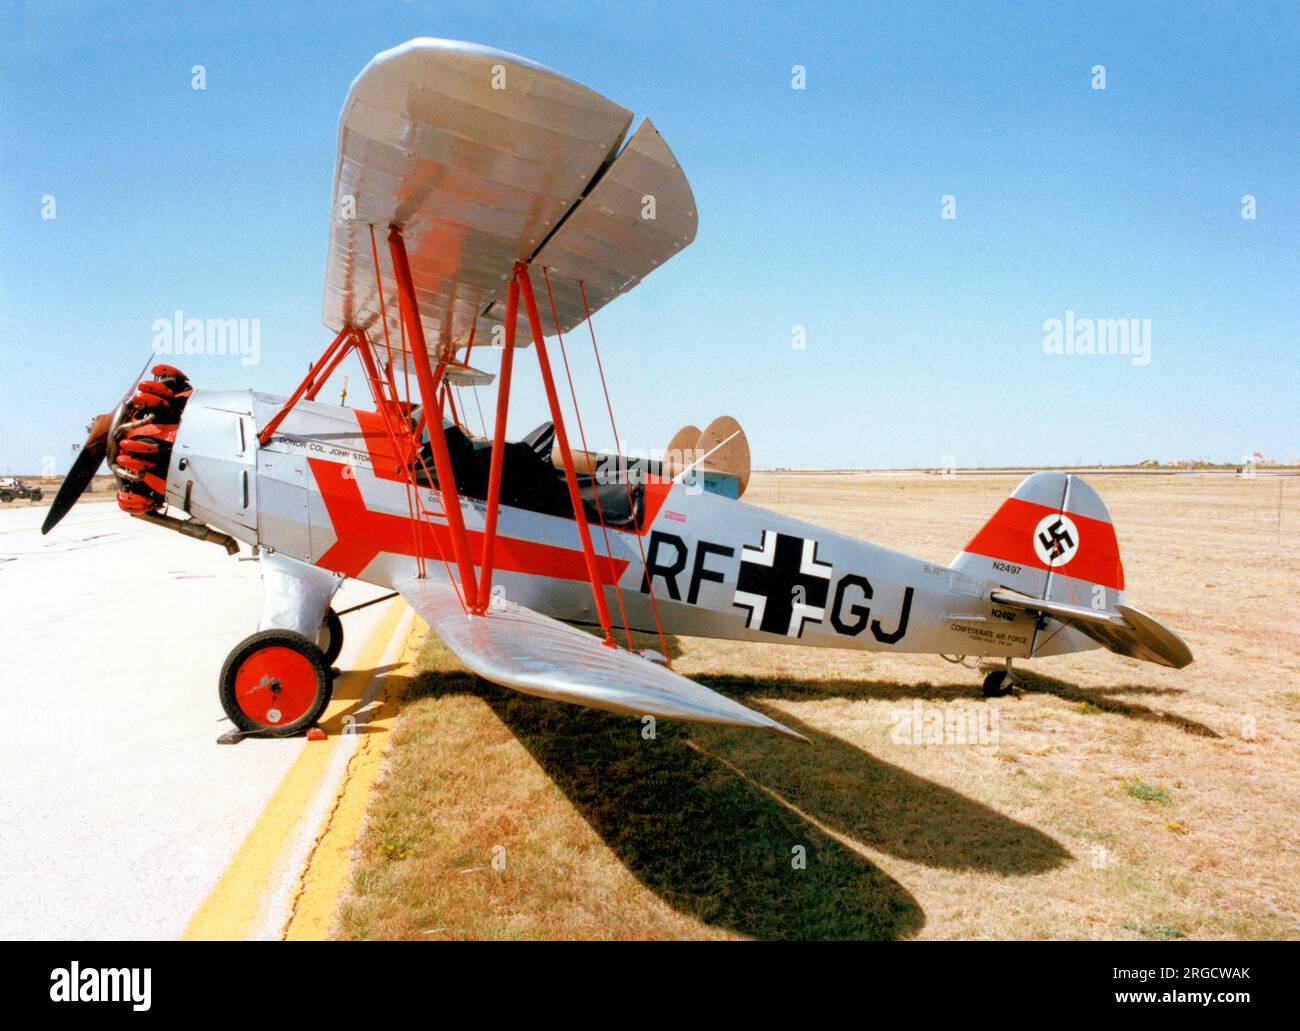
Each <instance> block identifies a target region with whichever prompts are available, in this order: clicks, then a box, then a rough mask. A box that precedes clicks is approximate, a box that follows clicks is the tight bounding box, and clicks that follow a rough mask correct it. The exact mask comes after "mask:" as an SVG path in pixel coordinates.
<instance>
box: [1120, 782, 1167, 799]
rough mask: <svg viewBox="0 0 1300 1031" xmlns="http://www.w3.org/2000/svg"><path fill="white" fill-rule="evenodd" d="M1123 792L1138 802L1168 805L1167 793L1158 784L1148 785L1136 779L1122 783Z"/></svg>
mask: <svg viewBox="0 0 1300 1031" xmlns="http://www.w3.org/2000/svg"><path fill="white" fill-rule="evenodd" d="M1124 790H1125V791H1127V792H1128V793H1129V794H1130V795H1131V796H1133V797H1134V798H1136V799H1137V800H1138V801H1140V802H1155V803H1156V804H1157V805H1168V804H1169V792H1168V791H1166V790H1165V789H1164V788H1162V787H1160V785H1158V784H1148V783H1147V782H1146V781H1144V780H1138V779H1137V778H1136V777H1132V778H1130V779H1128V780H1126V781H1124Z"/></svg>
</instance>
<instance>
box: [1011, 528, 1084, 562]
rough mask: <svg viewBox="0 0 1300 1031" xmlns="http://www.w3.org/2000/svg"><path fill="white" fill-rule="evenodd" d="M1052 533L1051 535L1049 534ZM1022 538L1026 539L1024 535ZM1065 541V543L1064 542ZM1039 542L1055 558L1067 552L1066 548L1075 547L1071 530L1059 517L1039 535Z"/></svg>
mask: <svg viewBox="0 0 1300 1031" xmlns="http://www.w3.org/2000/svg"><path fill="white" fill-rule="evenodd" d="M1049 534H1050V536H1048V535H1049ZM1021 540H1024V538H1023V537H1022V538H1021ZM1062 542H1064V543H1062ZM1038 543H1039V544H1041V545H1042V546H1043V550H1045V551H1046V552H1047V553H1048V554H1049V555H1051V556H1052V558H1053V559H1058V558H1060V557H1061V556H1062V555H1064V554H1065V550H1066V548H1070V549H1073V548H1074V538H1073V537H1071V536H1070V531H1069V530H1067V529H1066V528H1065V524H1064V523H1063V522H1061V520H1060V519H1057V520H1056V522H1054V523H1053V524H1052V525H1051V526H1049V527H1048V528H1047V530H1046V531H1045V532H1043V533H1040V534H1039V535H1038Z"/></svg>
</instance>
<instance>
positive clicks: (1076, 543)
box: [952, 473, 1124, 610]
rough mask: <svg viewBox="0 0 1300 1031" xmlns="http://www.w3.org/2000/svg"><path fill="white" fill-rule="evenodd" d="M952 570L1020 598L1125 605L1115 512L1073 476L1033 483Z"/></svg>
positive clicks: (1037, 478)
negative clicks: (986, 581)
mask: <svg viewBox="0 0 1300 1031" xmlns="http://www.w3.org/2000/svg"><path fill="white" fill-rule="evenodd" d="M952 568H953V569H956V570H959V571H960V572H962V573H964V574H966V575H967V576H973V577H977V578H978V579H981V580H992V581H993V582H994V583H997V584H1000V585H1001V586H1003V587H1008V588H1011V589H1012V590H1015V591H1019V592H1020V593H1021V594H1026V595H1029V596H1030V597H1034V598H1041V599H1046V600H1049V601H1058V602H1063V603H1065V604H1069V605H1081V606H1086V607H1087V608H1090V609H1094V610H1113V609H1114V608H1115V606H1117V605H1118V604H1119V603H1120V602H1122V601H1123V599H1124V566H1123V564H1122V563H1121V562H1120V557H1119V542H1118V541H1117V540H1116V538H1115V527H1114V526H1113V525H1112V523H1111V519H1110V513H1109V512H1107V511H1106V506H1105V505H1104V504H1102V501H1101V498H1099V497H1098V496H1097V492H1096V491H1094V490H1093V489H1092V488H1091V487H1089V486H1088V485H1087V484H1086V483H1085V482H1084V481H1083V480H1082V479H1080V478H1079V477H1078V476H1075V475H1073V474H1071V473H1034V474H1033V475H1032V476H1029V477H1026V478H1025V480H1024V481H1023V482H1021V484H1020V486H1019V487H1017V488H1016V489H1015V492H1014V493H1013V494H1012V495H1011V497H1009V498H1007V500H1006V501H1004V502H1003V503H1002V507H1000V508H999V509H998V510H997V511H996V512H995V513H994V514H993V518H992V519H990V520H989V521H988V522H987V523H985V524H984V526H983V527H982V528H981V529H980V531H979V532H978V533H977V534H975V536H974V537H973V538H971V541H970V543H969V544H967V545H966V547H965V548H963V549H962V551H961V554H959V555H958V556H957V558H956V559H955V560H954V561H953V564H952Z"/></svg>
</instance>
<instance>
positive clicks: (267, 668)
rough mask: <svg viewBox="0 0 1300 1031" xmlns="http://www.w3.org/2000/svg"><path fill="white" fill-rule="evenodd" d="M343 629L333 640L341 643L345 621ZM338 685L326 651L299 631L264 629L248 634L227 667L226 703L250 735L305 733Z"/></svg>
mask: <svg viewBox="0 0 1300 1031" xmlns="http://www.w3.org/2000/svg"><path fill="white" fill-rule="evenodd" d="M330 615H333V613H330ZM334 618H335V620H337V619H338V617H337V616H335V617H334ZM328 622H329V620H328V617H327V619H326V623H327V624H328ZM337 630H338V632H337V634H334V635H333V641H337V642H338V646H339V647H340V648H341V647H342V645H343V633H342V626H341V625H339V626H338V627H337ZM331 643H332V642H331ZM336 654H337V653H336ZM333 690H334V678H333V676H332V675H331V673H330V663H329V661H328V660H327V659H326V653H325V652H324V651H322V650H321V648H320V646H319V645H317V644H316V642H315V641H311V640H308V639H307V638H306V637H304V636H303V635H302V634H300V633H297V632H295V631H293V630H262V631H260V632H259V633H256V634H253V635H252V636H251V637H246V638H244V640H242V641H241V642H240V643H239V644H238V645H236V646H235V648H234V650H233V651H231V653H230V654H229V655H228V656H227V657H226V662H225V665H223V666H222V668H221V682H220V693H221V707H222V708H223V709H225V710H226V715H227V716H229V717H230V719H231V722H233V723H234V724H235V726H236V727H237V728H239V730H241V731H243V732H244V734H245V735H248V734H258V735H262V736H266V737H292V736H293V735H294V734H300V733H302V732H303V731H304V730H306V729H307V728H309V727H311V726H312V725H313V724H314V723H315V722H316V721H317V720H318V719H320V716H321V713H323V712H324V711H325V706H327V705H328V704H329V700H330V695H331V694H332V693H333Z"/></svg>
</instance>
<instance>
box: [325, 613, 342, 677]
mask: <svg viewBox="0 0 1300 1031" xmlns="http://www.w3.org/2000/svg"><path fill="white" fill-rule="evenodd" d="M320 636H321V641H320V648H321V651H322V652H323V653H324V654H325V665H327V666H333V665H334V662H335V660H337V659H338V657H339V653H340V652H341V651H343V620H341V619H339V614H338V613H337V612H335V611H334V610H333V609H326V610H325V622H323V623H322V624H321V628H320Z"/></svg>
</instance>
